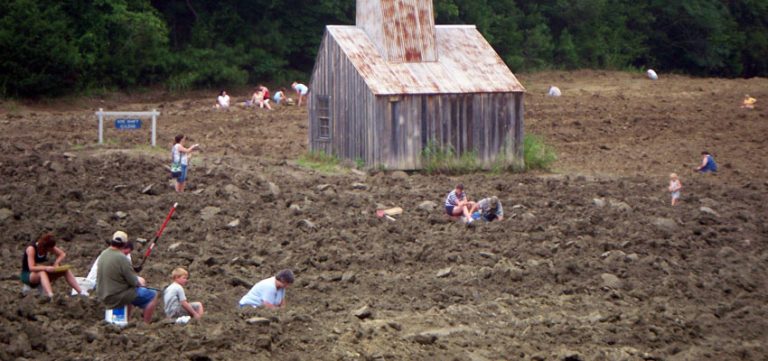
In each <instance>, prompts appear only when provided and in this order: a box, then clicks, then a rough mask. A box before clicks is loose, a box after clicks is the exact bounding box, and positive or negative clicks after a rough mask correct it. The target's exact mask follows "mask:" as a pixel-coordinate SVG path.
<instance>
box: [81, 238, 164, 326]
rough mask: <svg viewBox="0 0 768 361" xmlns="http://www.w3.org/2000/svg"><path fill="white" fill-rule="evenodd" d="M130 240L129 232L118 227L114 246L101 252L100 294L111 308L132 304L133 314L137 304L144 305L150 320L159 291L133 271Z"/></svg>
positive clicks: (98, 276) (97, 264)
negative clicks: (127, 249) (127, 254)
mask: <svg viewBox="0 0 768 361" xmlns="http://www.w3.org/2000/svg"><path fill="white" fill-rule="evenodd" d="M128 243H129V242H128V235H127V234H126V233H125V232H123V231H117V232H115V234H114V235H113V236H112V240H111V241H110V247H109V248H107V249H106V250H104V251H103V252H101V255H99V259H98V261H97V262H96V266H97V267H98V270H97V271H96V284H97V287H96V294H97V295H98V297H99V300H101V302H102V303H104V306H106V307H107V308H110V309H111V308H119V307H123V306H125V305H128V315H129V317H130V312H131V310H132V308H133V306H137V307H139V308H141V309H143V310H144V322H145V323H150V322H151V321H152V313H153V312H154V311H155V306H157V292H156V291H154V290H150V289H148V288H145V287H143V286H145V285H146V281H145V280H144V278H142V277H139V276H138V275H137V274H136V273H135V272H134V271H133V267H132V265H131V262H130V261H129V260H128V258H126V257H125V253H123V249H124V248H125V247H126V245H127V244H128Z"/></svg>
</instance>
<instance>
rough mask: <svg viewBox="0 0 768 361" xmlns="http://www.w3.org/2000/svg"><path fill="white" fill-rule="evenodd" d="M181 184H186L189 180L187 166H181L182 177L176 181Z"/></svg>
mask: <svg viewBox="0 0 768 361" xmlns="http://www.w3.org/2000/svg"><path fill="white" fill-rule="evenodd" d="M176 180H177V181H178V182H179V183H184V182H185V181H186V180H187V165H186V164H182V165H181V175H180V176H179V178H177V179H176Z"/></svg>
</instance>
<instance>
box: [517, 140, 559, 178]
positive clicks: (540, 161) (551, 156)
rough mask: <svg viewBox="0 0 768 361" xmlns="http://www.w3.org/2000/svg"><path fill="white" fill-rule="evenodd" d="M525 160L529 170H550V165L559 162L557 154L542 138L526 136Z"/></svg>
mask: <svg viewBox="0 0 768 361" xmlns="http://www.w3.org/2000/svg"><path fill="white" fill-rule="evenodd" d="M523 158H524V159H525V168H526V169H527V170H532V169H543V170H549V167H550V165H552V163H554V162H555V161H556V160H557V153H555V150H554V149H553V148H552V147H551V146H549V145H548V144H546V143H545V142H544V140H543V139H542V138H541V137H539V136H536V135H533V134H526V135H525V138H524V139H523Z"/></svg>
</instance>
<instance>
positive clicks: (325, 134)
mask: <svg viewBox="0 0 768 361" xmlns="http://www.w3.org/2000/svg"><path fill="white" fill-rule="evenodd" d="M317 139H318V140H330V139H331V107H330V97H328V96H322V95H320V96H318V97H317Z"/></svg>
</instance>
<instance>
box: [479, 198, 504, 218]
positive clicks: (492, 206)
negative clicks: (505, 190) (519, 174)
mask: <svg viewBox="0 0 768 361" xmlns="http://www.w3.org/2000/svg"><path fill="white" fill-rule="evenodd" d="M475 211H477V212H475ZM475 214H477V217H475ZM472 218H473V219H482V220H484V221H486V222H493V221H495V220H496V221H501V220H503V219H504V208H503V207H502V206H501V201H500V200H499V198H498V197H496V196H493V197H490V198H483V199H481V200H479V201H478V202H477V204H475V206H474V207H473V209H472Z"/></svg>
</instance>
